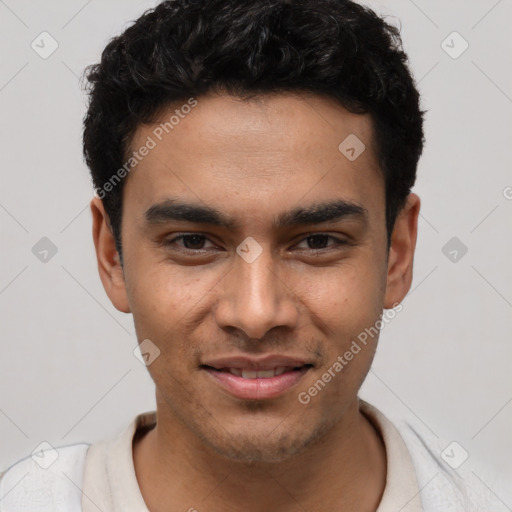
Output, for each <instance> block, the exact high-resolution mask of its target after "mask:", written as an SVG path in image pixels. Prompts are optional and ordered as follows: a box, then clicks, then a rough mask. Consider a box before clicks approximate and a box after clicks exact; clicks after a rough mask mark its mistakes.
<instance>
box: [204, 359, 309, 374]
mask: <svg viewBox="0 0 512 512" xmlns="http://www.w3.org/2000/svg"><path fill="white" fill-rule="evenodd" d="M306 365H308V366H312V363H311V362H310V361H307V360H305V359H302V358H295V357H290V356H285V355H266V356H263V357H248V356H231V357H230V356H228V357H222V358H218V359H209V360H207V361H205V362H203V363H202V364H201V366H210V367H212V368H215V369H217V370H221V369H222V368H239V369H241V370H242V369H243V370H253V371H260V370H261V371H264V370H273V369H275V368H279V367H283V366H284V367H286V368H296V367H301V366H306Z"/></svg>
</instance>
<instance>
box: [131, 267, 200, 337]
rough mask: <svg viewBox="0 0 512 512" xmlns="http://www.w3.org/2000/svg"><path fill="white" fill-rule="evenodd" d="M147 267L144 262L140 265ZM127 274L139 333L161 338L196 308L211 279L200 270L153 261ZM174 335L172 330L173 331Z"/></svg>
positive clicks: (132, 307) (139, 334)
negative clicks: (201, 275) (154, 263)
mask: <svg viewBox="0 0 512 512" xmlns="http://www.w3.org/2000/svg"><path fill="white" fill-rule="evenodd" d="M141 268H144V266H141ZM147 268H148V270H147V271H145V272H136V273H133V274H129V275H128V276H127V282H128V286H127V289H128V297H129V301H130V307H131V310H132V313H133V318H134V322H135V328H136V330H137V334H138V336H139V339H141V338H140V337H141V336H143V337H151V336H154V337H155V338H161V337H163V336H164V335H165V334H166V333H167V335H169V331H170V330H171V329H172V328H173V326H176V325H178V322H179V321H180V320H181V319H182V318H184V317H186V316H187V313H188V312H189V311H191V310H193V309H194V305H195V304H196V303H197V302H198V301H199V300H200V298H201V296H204V295H205V294H206V293H207V291H208V281H207V280H205V279H204V278H203V277H198V276H197V272H195V273H194V274H193V275H192V272H186V271H185V270H183V269H179V270H176V268H174V269H173V268H172V267H171V266H169V265H167V266H166V265H152V266H148V267H147ZM170 335H171V336H172V333H171V334H170Z"/></svg>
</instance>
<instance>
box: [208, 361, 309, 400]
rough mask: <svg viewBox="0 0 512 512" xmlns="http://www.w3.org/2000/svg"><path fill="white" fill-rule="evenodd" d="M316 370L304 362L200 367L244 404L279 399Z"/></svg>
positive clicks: (232, 362)
mask: <svg viewBox="0 0 512 512" xmlns="http://www.w3.org/2000/svg"><path fill="white" fill-rule="evenodd" d="M311 368H313V364H311V363H306V362H304V361H291V360H282V358H281V360H277V359H275V358H273V359H272V358H270V359H266V360H264V361H255V360H249V359H238V360H231V361H218V362H211V363H209V364H202V365H200V369H201V370H203V371H205V372H206V373H207V374H208V375H209V376H210V378H212V379H213V381H214V382H215V383H216V384H218V385H219V386H220V387H221V388H222V389H223V390H224V391H227V392H228V394H230V395H232V396H234V397H235V398H239V399H244V400H263V399H270V398H275V397H277V396H280V395H282V394H284V393H285V392H286V391H289V390H290V389H291V388H293V387H295V386H296V385H297V383H298V382H299V381H300V380H301V379H302V378H303V376H304V375H305V374H306V373H307V372H308V371H309V370H310V369H311Z"/></svg>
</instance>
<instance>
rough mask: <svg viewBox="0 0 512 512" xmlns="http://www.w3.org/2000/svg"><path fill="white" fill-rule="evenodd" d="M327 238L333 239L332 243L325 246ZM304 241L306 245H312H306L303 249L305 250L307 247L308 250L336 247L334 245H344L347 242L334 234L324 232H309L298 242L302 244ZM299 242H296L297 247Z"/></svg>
mask: <svg viewBox="0 0 512 512" xmlns="http://www.w3.org/2000/svg"><path fill="white" fill-rule="evenodd" d="M329 239H332V240H334V243H333V244H331V245H330V246H326V244H327V241H328V240H329ZM304 242H306V243H307V244H308V245H312V246H313V247H306V248H305V249H306V250H308V249H309V250H313V251H316V250H322V249H329V248H332V247H336V246H339V245H346V244H347V241H346V240H342V239H340V238H336V237H334V236H331V235H327V234H325V233H315V234H310V235H308V236H307V237H306V238H304V240H302V241H301V242H300V244H302V243H304ZM300 244H298V245H297V247H298V246H299V245H300Z"/></svg>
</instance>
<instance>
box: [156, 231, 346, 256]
mask: <svg viewBox="0 0 512 512" xmlns="http://www.w3.org/2000/svg"><path fill="white" fill-rule="evenodd" d="M189 236H198V237H201V238H204V239H205V240H209V239H208V237H207V236H206V235H203V234H202V233H183V234H181V235H179V236H177V237H174V238H172V239H170V240H164V242H163V243H164V245H165V246H172V245H173V244H175V243H176V241H178V240H183V239H184V238H185V237H189ZM318 236H324V237H325V236H326V237H327V238H330V239H332V240H334V244H332V245H331V246H328V247H324V248H321V249H300V250H299V252H302V253H305V252H315V253H317V252H320V251H328V250H330V249H332V248H334V247H338V246H342V245H348V242H347V241H346V240H343V239H340V238H336V237H334V236H332V235H328V234H327V233H310V234H308V235H306V236H305V237H304V238H303V239H302V240H300V242H299V243H298V244H297V245H299V244H300V243H302V242H304V241H305V240H307V239H308V238H311V237H318ZM209 241H210V242H211V240H209ZM212 243H213V242H212ZM178 247H179V249H178V250H179V251H182V252H187V253H189V254H190V253H192V254H200V253H202V254H204V253H205V252H208V249H188V248H187V247H180V246H178Z"/></svg>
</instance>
